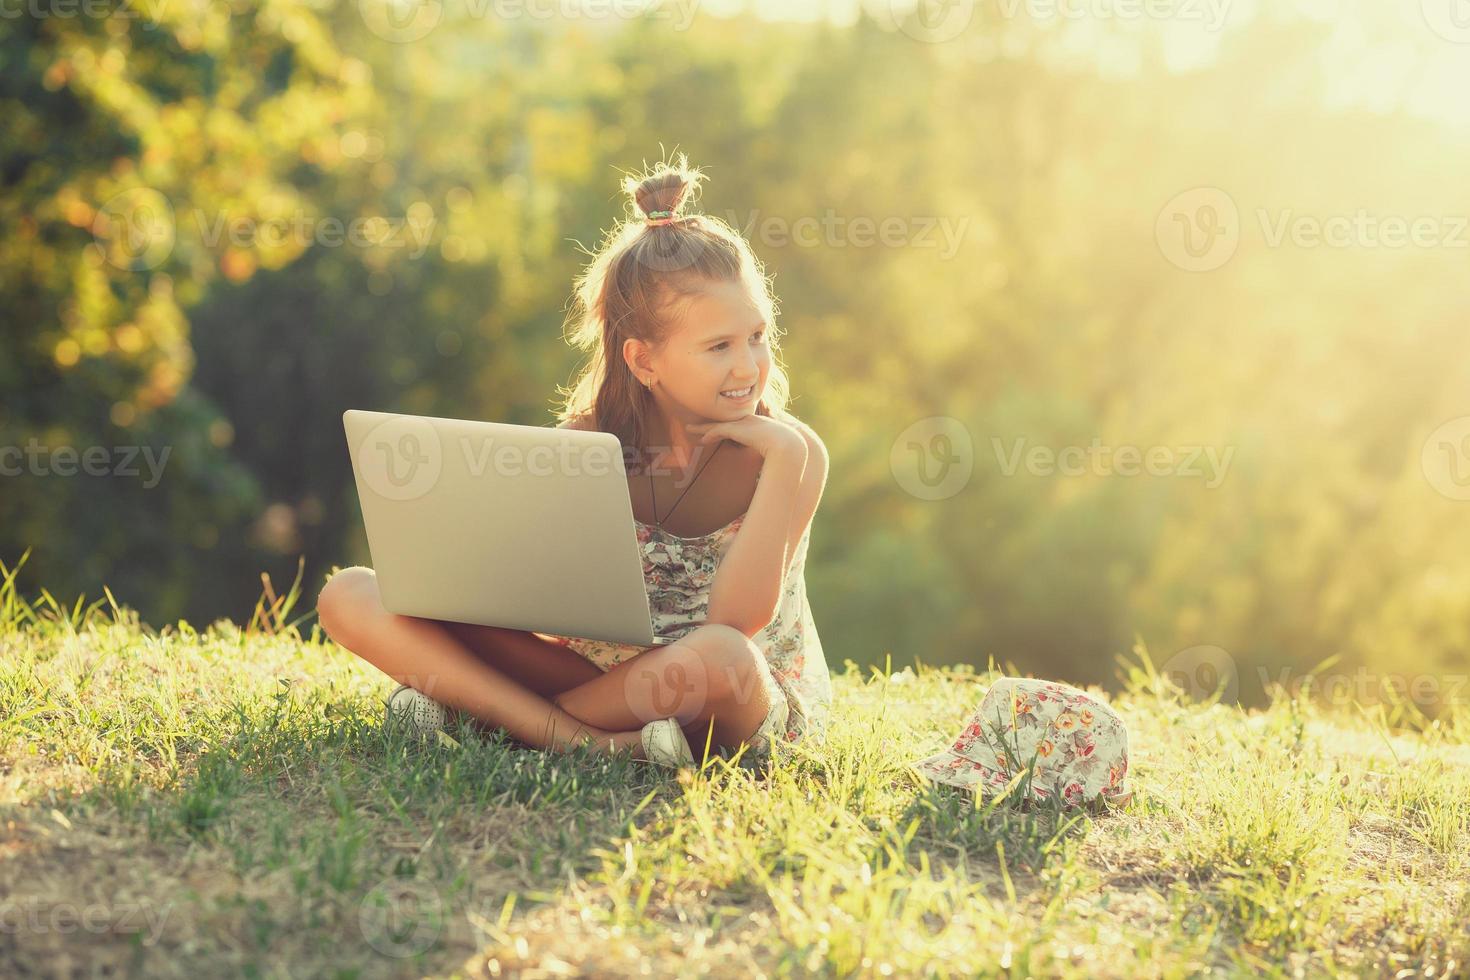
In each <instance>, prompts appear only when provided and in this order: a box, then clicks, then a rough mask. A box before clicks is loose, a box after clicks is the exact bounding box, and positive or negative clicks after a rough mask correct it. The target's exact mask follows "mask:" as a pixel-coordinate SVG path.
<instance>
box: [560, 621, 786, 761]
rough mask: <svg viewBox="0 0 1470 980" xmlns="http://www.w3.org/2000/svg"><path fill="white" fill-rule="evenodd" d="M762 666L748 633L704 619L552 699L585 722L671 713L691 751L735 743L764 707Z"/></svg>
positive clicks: (610, 724)
mask: <svg viewBox="0 0 1470 980" xmlns="http://www.w3.org/2000/svg"><path fill="white" fill-rule="evenodd" d="M769 670H770V667H769V666H768V665H767V664H766V662H765V657H764V655H763V654H762V653H761V652H760V649H759V648H758V647H756V646H755V644H754V643H753V642H752V641H751V640H750V638H749V637H747V636H745V634H743V633H741V632H740V631H739V630H736V629H734V628H733V627H729V626H720V625H712V624H707V625H704V626H700V627H697V628H696V629H694V630H692V631H691V632H690V633H688V634H687V635H685V636H683V637H681V638H680V639H678V640H677V641H675V642H674V643H670V644H668V645H667V646H656V647H649V648H648V649H647V650H645V651H644V652H643V653H641V654H639V655H638V656H636V657H633V658H631V659H629V660H625V661H623V662H622V663H620V664H618V665H617V666H615V667H613V668H612V669H611V670H608V671H607V672H606V673H602V674H600V676H598V677H594V678H592V679H591V680H588V681H587V682H585V683H583V684H580V685H578V686H577V687H575V688H572V689H571V690H569V691H564V692H563V693H561V694H558V695H556V696H555V697H553V699H552V703H553V704H555V705H557V706H558V707H561V708H563V709H565V710H566V711H567V713H569V714H570V715H572V716H573V717H575V718H579V719H581V720H582V721H583V722H586V723H587V724H590V725H595V726H598V727H600V728H607V729H610V730H612V731H622V730H626V729H631V728H642V726H644V725H646V724H647V723H648V722H650V721H654V720H656V719H659V718H677V719H678V721H679V726H680V727H681V728H683V729H684V734H685V736H686V737H687V738H688V739H689V744H690V745H691V746H692V747H693V748H694V751H695V754H696V755H699V754H700V753H701V751H702V749H703V746H704V745H705V741H706V736H707V735H710V732H711V725H712V726H713V732H712V736H711V739H710V740H711V741H712V743H713V745H712V748H719V747H726V746H736V745H738V744H740V742H741V741H743V740H744V739H746V738H747V737H748V736H750V735H752V734H753V733H754V732H755V731H756V729H757V728H759V727H760V724H761V722H762V721H764V720H765V718H766V714H767V713H768V712H769V711H770V709H771V700H770V699H771V689H772V688H774V686H775V683H774V681H772V680H770V679H769Z"/></svg>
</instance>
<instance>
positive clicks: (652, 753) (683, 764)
mask: <svg viewBox="0 0 1470 980" xmlns="http://www.w3.org/2000/svg"><path fill="white" fill-rule="evenodd" d="M641 741H642V742H643V758H644V759H645V760H646V761H648V762H652V763H654V764H655V765H660V766H668V767H669V768H670V769H693V768H694V767H695V766H694V753H693V752H691V751H690V750H689V739H687V738H685V737H684V730H683V729H682V728H680V727H679V720H678V719H677V718H660V719H659V720H658V721H650V722H649V723H648V724H646V725H644V726H643V731H642V732H641Z"/></svg>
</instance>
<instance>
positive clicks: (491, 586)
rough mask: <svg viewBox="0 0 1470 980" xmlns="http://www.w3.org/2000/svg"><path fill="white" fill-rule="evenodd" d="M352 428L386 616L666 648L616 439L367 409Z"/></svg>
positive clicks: (348, 423)
mask: <svg viewBox="0 0 1470 980" xmlns="http://www.w3.org/2000/svg"><path fill="white" fill-rule="evenodd" d="M342 422H343V425H344V427H345V429H346V432H347V448H348V452H349V453H350V454H351V456H352V471H353V474H354V476H355V477H356V479H357V496H358V500H359V501H360V502H361V504H362V519H363V524H364V525H365V527H366V529H367V539H368V550H369V552H370V553H371V554H372V563H373V568H374V570H375V571H376V572H377V577H378V587H379V590H380V593H381V596H382V600H383V605H384V607H385V608H386V609H387V610H388V611H389V612H394V613H400V614H402V615H405V616H421V617H425V618H428V619H442V620H448V621H451V622H457V623H477V624H480V625H485V626H502V627H507V628H510V629H519V630H535V631H536V632H538V633H549V634H552V635H556V636H575V637H586V638H588V639H594V640H612V641H615V642H619V643H634V644H639V645H642V646H653V645H655V644H659V643H663V642H667V641H664V640H660V639H657V638H655V637H654V635H653V620H652V617H651V616H650V614H649V606H648V593H647V591H646V589H645V586H644V582H643V562H642V558H641V556H640V555H639V553H638V538H637V534H636V531H635V530H634V526H633V502H632V500H631V499H630V498H629V496H628V483H627V476H626V471H625V470H624V468H623V452H622V444H621V443H620V442H619V440H618V438H617V436H614V435H612V434H611V433H607V432H586V431H581V430H577V429H557V428H550V427H544V426H534V425H513V424H510V423H505V422H472V421H468V420H465V419H440V418H430V417H426V416H418V415H397V414H389V413H383V412H365V411H359V410H357V409H350V410H348V411H347V412H344V413H343V415H342Z"/></svg>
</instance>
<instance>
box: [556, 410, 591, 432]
mask: <svg viewBox="0 0 1470 980" xmlns="http://www.w3.org/2000/svg"><path fill="white" fill-rule="evenodd" d="M556 427H557V428H558V429H579V430H581V431H583V432H596V431H597V419H596V417H595V416H594V415H593V414H592V413H591V412H583V413H582V414H581V415H573V416H571V417H570V418H567V419H565V420H563V421H561V422H558V423H556Z"/></svg>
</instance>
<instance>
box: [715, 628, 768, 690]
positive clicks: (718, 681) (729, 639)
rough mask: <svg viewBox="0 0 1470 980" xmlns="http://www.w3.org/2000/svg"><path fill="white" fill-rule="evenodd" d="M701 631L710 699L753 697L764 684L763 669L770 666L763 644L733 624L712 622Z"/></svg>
mask: <svg viewBox="0 0 1470 980" xmlns="http://www.w3.org/2000/svg"><path fill="white" fill-rule="evenodd" d="M699 632H703V633H704V635H703V636H702V637H701V640H702V642H701V643H700V644H699V651H700V656H701V659H702V661H703V663H704V668H705V676H706V677H707V678H708V685H709V687H708V696H709V698H710V699H711V700H713V701H729V700H731V699H743V700H749V699H751V698H753V697H754V696H755V695H756V691H757V689H758V688H759V687H761V686H763V683H764V679H763V678H762V677H761V672H762V671H764V670H767V669H768V668H767V667H766V664H765V654H763V653H761V649H760V647H758V646H756V644H755V641H754V640H752V639H751V638H750V637H748V636H746V635H745V634H744V633H742V632H740V631H739V630H737V629H735V628H734V627H733V626H724V625H720V624H713V623H712V624H707V625H705V626H701V627H700V628H699Z"/></svg>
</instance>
